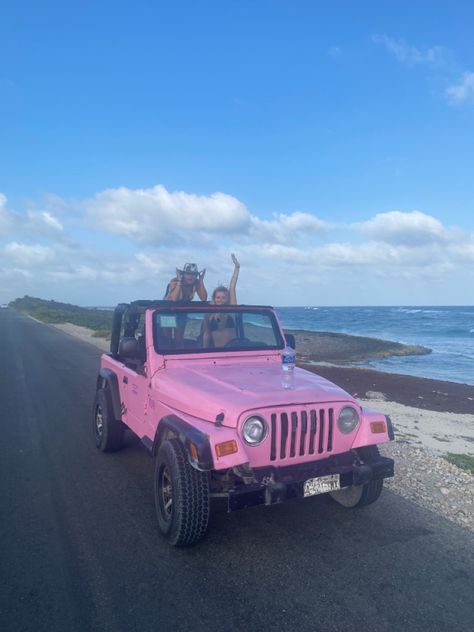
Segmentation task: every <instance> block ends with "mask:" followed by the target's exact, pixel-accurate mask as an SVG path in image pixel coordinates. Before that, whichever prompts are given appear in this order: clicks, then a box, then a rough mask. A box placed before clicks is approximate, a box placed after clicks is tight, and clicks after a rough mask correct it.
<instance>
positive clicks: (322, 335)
mask: <svg viewBox="0 0 474 632" xmlns="http://www.w3.org/2000/svg"><path fill="white" fill-rule="evenodd" d="M285 331H286V332H287V333H291V334H293V335H294V336H295V340H296V349H297V352H298V360H299V361H300V362H334V363H336V364H350V363H351V362H358V361H361V360H370V359H375V358H387V357H389V356H407V355H426V354H428V353H431V349H429V348H428V347H423V346H421V345H406V344H402V343H400V342H394V341H392V340H382V339H380V338H368V337H366V336H352V335H348V334H341V333H330V332H322V331H321V332H320V331H306V330H303V329H286V330H285Z"/></svg>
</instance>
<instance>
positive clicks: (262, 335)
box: [153, 306, 283, 354]
mask: <svg viewBox="0 0 474 632" xmlns="http://www.w3.org/2000/svg"><path fill="white" fill-rule="evenodd" d="M153 340H154V346H155V351H157V352H158V353H162V354H167V353H172V354H174V353H204V352H209V351H224V350H225V351H227V350H229V349H234V350H236V351H237V350H240V351H244V350H248V349H254V350H257V349H260V350H270V349H281V348H282V347H283V339H282V337H281V333H280V329H279V327H278V325H277V322H276V319H275V316H274V314H273V312H271V311H269V310H262V309H251V308H245V309H242V308H240V309H237V308H232V307H222V306H219V307H216V308H215V309H209V308H208V309H206V310H202V311H201V310H199V309H190V310H188V311H187V310H183V309H179V310H173V309H166V310H157V311H156V312H154V314H153Z"/></svg>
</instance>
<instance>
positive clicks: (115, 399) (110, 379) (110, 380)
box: [97, 368, 122, 420]
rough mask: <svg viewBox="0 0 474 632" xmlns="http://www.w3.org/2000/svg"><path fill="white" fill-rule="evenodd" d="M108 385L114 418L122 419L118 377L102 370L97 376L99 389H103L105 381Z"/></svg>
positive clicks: (106, 370)
mask: <svg viewBox="0 0 474 632" xmlns="http://www.w3.org/2000/svg"><path fill="white" fill-rule="evenodd" d="M104 380H105V382H106V383H107V386H108V389H107V390H108V395H107V397H109V404H110V405H111V406H112V410H113V413H114V418H115V419H117V420H121V419H122V405H121V404H120V390H119V385H118V379H117V375H116V374H115V373H114V372H113V371H111V370H110V369H106V368H102V369H100V370H99V375H98V376H97V389H99V388H101V385H102V383H103V381H104Z"/></svg>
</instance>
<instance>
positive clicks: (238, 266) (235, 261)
mask: <svg viewBox="0 0 474 632" xmlns="http://www.w3.org/2000/svg"><path fill="white" fill-rule="evenodd" d="M230 256H231V257H232V262H233V264H234V266H235V267H236V268H240V263H239V262H238V260H237V257H236V256H235V255H234V253H232V254H231V255H230Z"/></svg>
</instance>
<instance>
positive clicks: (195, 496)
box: [155, 439, 210, 546]
mask: <svg viewBox="0 0 474 632" xmlns="http://www.w3.org/2000/svg"><path fill="white" fill-rule="evenodd" d="M155 506H156V513H157V517H158V525H159V527H160V530H161V532H162V533H163V535H164V536H165V537H166V538H167V540H168V542H169V543H170V544H171V545H173V546H187V545H189V544H194V542H197V540H199V539H200V538H201V537H202V536H203V535H204V534H205V533H206V530H207V525H208V522H209V509H210V502H209V479H208V476H207V474H206V473H205V472H199V471H198V470H196V469H194V468H193V467H192V466H191V465H190V464H189V462H188V459H187V456H186V452H185V449H184V447H183V445H182V443H181V442H180V441H179V440H178V439H170V440H168V441H165V442H164V443H163V444H162V445H161V446H160V449H159V451H158V456H157V458H156V467H155Z"/></svg>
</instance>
